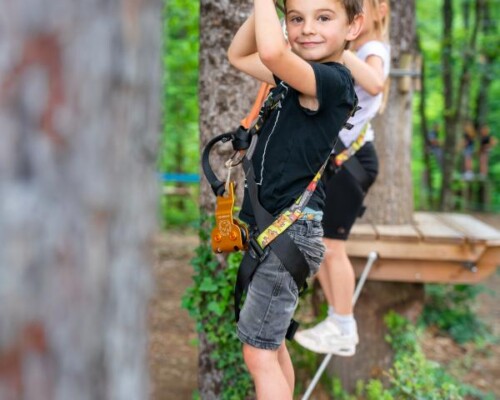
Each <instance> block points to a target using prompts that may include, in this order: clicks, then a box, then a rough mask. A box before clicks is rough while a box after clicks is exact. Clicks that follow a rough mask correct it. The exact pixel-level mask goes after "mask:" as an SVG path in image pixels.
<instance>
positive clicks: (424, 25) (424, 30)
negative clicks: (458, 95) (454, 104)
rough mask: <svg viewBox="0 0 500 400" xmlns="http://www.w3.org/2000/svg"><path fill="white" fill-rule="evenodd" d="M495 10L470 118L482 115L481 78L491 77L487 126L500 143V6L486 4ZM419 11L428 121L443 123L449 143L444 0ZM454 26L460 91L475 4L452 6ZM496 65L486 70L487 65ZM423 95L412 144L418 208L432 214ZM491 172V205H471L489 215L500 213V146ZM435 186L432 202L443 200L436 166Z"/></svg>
mask: <svg viewBox="0 0 500 400" xmlns="http://www.w3.org/2000/svg"><path fill="white" fill-rule="evenodd" d="M485 3H486V4H488V5H489V11H490V17H491V21H490V25H489V26H488V30H487V31H486V32H485V30H484V29H481V30H480V31H479V33H478V47H477V50H476V54H474V57H473V63H472V65H471V71H470V75H469V76H468V79H470V81H471V87H470V90H469V92H468V93H467V95H468V102H467V107H466V114H467V115H466V116H468V117H470V118H473V119H474V118H475V116H476V113H477V97H478V93H479V90H480V88H481V82H480V77H481V75H482V74H483V73H484V72H486V73H487V74H488V75H489V76H490V77H491V78H492V83H491V85H490V88H489V92H488V112H487V121H486V122H487V123H488V125H489V126H490V128H491V133H492V135H493V136H495V137H496V138H497V139H498V138H499V132H500V107H499V106H500V82H499V81H498V79H495V77H496V76H498V74H499V73H500V58H499V57H498V54H500V52H499V47H500V44H499V43H500V41H499V40H498V28H497V24H496V21H498V19H499V18H500V7H498V4H497V2H496V1H492V0H486V1H485ZM467 4H468V7H469V10H470V12H471V15H470V17H469V26H468V27H467V25H466V24H465V20H464V6H465V5H467ZM415 6H416V12H417V15H416V22H417V32H418V35H419V37H420V42H421V46H422V55H423V58H424V60H425V65H426V70H427V73H426V88H427V93H426V99H425V100H426V110H425V113H426V116H427V119H428V123H429V128H430V125H432V124H433V123H439V124H440V126H441V137H440V140H441V142H443V141H444V130H443V128H444V113H445V110H444V91H443V79H442V72H443V70H442V45H443V43H442V29H443V22H442V7H443V0H428V1H417V2H416V3H415ZM452 6H453V15H454V24H453V38H454V40H453V49H452V54H451V56H452V60H453V62H452V64H453V80H454V82H455V85H454V90H455V91H456V90H457V89H458V80H459V79H458V78H459V74H460V72H461V68H462V66H463V60H464V58H465V57H464V52H465V50H466V49H467V47H468V46H467V43H468V41H469V37H470V35H471V26H472V20H473V18H474V17H475V15H474V14H475V11H474V7H473V6H472V2H470V1H465V2H452ZM487 59H488V60H489V61H490V64H489V65H488V67H486V63H485V61H486V60H487ZM419 96H420V93H415V98H414V102H413V105H414V113H413V115H414V118H413V133H414V136H413V138H414V140H413V142H412V176H413V188H414V198H415V208H416V209H429V208H431V209H432V208H433V207H434V208H435V205H436V201H434V202H433V204H427V201H426V199H427V194H428V193H427V190H428V189H427V188H426V187H425V186H424V185H423V179H422V176H423V172H424V169H425V165H424V162H423V154H422V137H421V136H422V135H421V131H420V123H421V122H420V117H419V113H418V105H419V101H420V100H419ZM457 135H458V137H459V142H460V139H461V132H457ZM473 162H474V170H475V171H476V172H477V171H478V154H477V152H476V153H475V154H474V156H473ZM489 165H490V170H489V180H490V183H491V188H490V193H491V196H490V197H491V198H490V204H489V205H484V204H480V203H478V202H477V201H475V202H474V201H473V202H469V203H468V205H467V208H468V209H472V210H484V211H489V212H498V211H500V144H497V145H496V146H495V147H493V149H492V150H491V153H490V162H489ZM431 169H432V171H431V174H432V181H433V188H434V191H433V193H432V197H433V199H434V200H437V197H438V196H439V192H440V189H441V172H440V171H439V168H438V167H437V165H435V164H434V165H433V166H432V167H431ZM462 172H463V171H462V157H461V155H460V156H459V159H458V164H457V168H456V173H455V175H456V176H455V178H456V180H457V181H458V180H460V175H461V173H462ZM458 193H460V191H457V194H456V196H455V197H456V199H455V207H456V208H459V209H461V207H462V205H463V204H462V200H461V198H460V195H459V194H458Z"/></svg>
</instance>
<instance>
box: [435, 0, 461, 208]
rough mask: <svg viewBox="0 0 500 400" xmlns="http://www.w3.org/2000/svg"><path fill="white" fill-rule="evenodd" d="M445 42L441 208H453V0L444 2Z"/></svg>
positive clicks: (454, 131)
mask: <svg viewBox="0 0 500 400" xmlns="http://www.w3.org/2000/svg"><path fill="white" fill-rule="evenodd" d="M442 12H443V39H442V40H443V43H442V66H443V90H444V131H445V139H444V145H443V175H442V182H441V195H440V201H439V202H440V206H439V207H440V209H441V210H447V209H451V208H452V206H453V204H452V201H453V199H452V197H453V193H452V189H451V183H452V179H453V173H454V171H455V164H456V154H457V134H456V127H457V125H456V122H455V119H454V118H455V116H454V112H453V99H454V90H453V58H452V51H453V46H452V43H453V34H452V26H453V8H452V1H451V0H444V3H443V9H442Z"/></svg>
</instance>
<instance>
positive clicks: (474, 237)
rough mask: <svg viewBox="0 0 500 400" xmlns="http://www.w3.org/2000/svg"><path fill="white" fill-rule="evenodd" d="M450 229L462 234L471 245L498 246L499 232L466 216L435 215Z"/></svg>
mask: <svg viewBox="0 0 500 400" xmlns="http://www.w3.org/2000/svg"><path fill="white" fill-rule="evenodd" d="M436 216H437V218H439V219H441V220H442V221H443V222H444V223H445V224H447V225H449V226H450V227H451V228H452V229H456V230H458V231H460V232H462V233H463V234H464V235H465V236H466V238H467V240H469V241H470V242H471V243H488V244H490V245H500V231H499V230H498V229H495V228H493V227H492V226H490V225H488V224H485V223H484V222H482V221H480V220H478V219H477V218H474V217H473V216H471V215H467V214H458V213H436Z"/></svg>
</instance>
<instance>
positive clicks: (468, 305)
mask: <svg viewBox="0 0 500 400" xmlns="http://www.w3.org/2000/svg"><path fill="white" fill-rule="evenodd" d="M484 290H485V289H484V286H482V285H454V286H453V285H437V284H432V285H426V286H425V292H426V303H425V308H424V312H423V314H422V318H423V321H424V323H425V324H427V325H434V326H436V327H438V328H439V329H440V330H441V331H444V332H446V333H448V334H449V335H450V336H451V337H452V338H453V339H454V340H455V341H456V342H458V343H465V342H468V341H476V342H478V341H479V342H481V341H484V340H485V339H486V337H487V335H488V327H487V326H486V324H485V323H484V322H482V321H481V320H479V319H478V318H477V316H476V313H475V312H474V310H473V305H474V300H475V299H476V297H477V295H478V294H480V293H482V292H483V291H484Z"/></svg>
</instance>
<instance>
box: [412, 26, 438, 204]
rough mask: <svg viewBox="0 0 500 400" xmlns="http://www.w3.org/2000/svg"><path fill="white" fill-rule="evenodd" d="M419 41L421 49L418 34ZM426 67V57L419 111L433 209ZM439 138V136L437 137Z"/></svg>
mask: <svg viewBox="0 0 500 400" xmlns="http://www.w3.org/2000/svg"><path fill="white" fill-rule="evenodd" d="M417 43H418V50H419V51H421V46H420V38H418V35H417ZM426 84H427V82H426V68H425V59H422V65H421V68H420V85H421V89H420V102H419V105H418V111H419V114H420V134H421V136H422V155H423V157H424V179H423V181H424V189H423V190H424V191H425V194H426V195H427V208H428V209H431V210H432V209H433V208H434V200H433V193H434V188H433V185H432V184H433V182H432V166H431V157H430V154H429V153H430V151H431V150H430V149H431V143H430V141H429V135H428V132H429V124H428V121H427V114H426V112H425V107H426V99H427V86H426ZM436 140H437V138H436ZM437 164H438V165H439V164H440V161H439V160H437ZM425 194H422V195H421V198H424V196H425Z"/></svg>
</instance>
